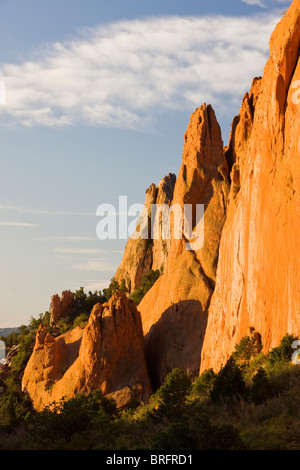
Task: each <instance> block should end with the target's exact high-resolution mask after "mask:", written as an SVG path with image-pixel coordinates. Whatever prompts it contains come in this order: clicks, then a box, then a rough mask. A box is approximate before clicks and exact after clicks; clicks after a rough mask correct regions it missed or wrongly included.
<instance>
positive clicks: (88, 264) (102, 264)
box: [73, 258, 117, 272]
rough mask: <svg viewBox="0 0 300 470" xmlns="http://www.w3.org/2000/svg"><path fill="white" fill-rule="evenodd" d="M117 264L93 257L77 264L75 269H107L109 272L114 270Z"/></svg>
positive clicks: (99, 270)
mask: <svg viewBox="0 0 300 470" xmlns="http://www.w3.org/2000/svg"><path fill="white" fill-rule="evenodd" d="M116 268H117V266H115V265H114V264H113V265H111V264H109V263H108V262H107V261H106V260H103V259H100V258H92V259H88V260H85V261H84V262H82V263H78V264H75V265H74V266H73V269H75V270H77V271H98V272H101V271H107V272H114V271H115V270H116Z"/></svg>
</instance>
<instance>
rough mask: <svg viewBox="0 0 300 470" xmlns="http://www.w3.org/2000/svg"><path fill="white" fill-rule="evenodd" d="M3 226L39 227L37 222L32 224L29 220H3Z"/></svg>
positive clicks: (1, 222) (1, 223) (0, 222)
mask: <svg viewBox="0 0 300 470" xmlns="http://www.w3.org/2000/svg"><path fill="white" fill-rule="evenodd" d="M0 226H1V227H38V225H36V224H30V223H28V222H11V221H8V222H7V221H1V220H0Z"/></svg>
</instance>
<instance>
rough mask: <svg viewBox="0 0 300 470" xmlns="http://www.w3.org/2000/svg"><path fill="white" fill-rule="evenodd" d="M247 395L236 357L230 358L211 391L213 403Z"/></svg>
mask: <svg viewBox="0 0 300 470" xmlns="http://www.w3.org/2000/svg"><path fill="white" fill-rule="evenodd" d="M246 393H247V388H246V384H245V382H244V379H243V376H242V372H241V369H240V368H239V366H238V365H237V364H236V362H235V360H234V357H233V356H230V358H229V359H228V361H227V362H226V364H225V366H224V367H223V368H222V369H221V370H220V371H219V372H218V374H217V376H216V378H215V381H214V384H213V388H212V389H211V391H210V397H211V399H212V401H214V402H217V401H219V400H221V399H222V398H226V397H234V396H235V397H242V398H243V397H245V396H246Z"/></svg>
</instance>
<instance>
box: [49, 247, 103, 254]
mask: <svg viewBox="0 0 300 470" xmlns="http://www.w3.org/2000/svg"><path fill="white" fill-rule="evenodd" d="M54 252H55V253H60V254H70V255H72V254H74V255H91V254H103V253H105V251H104V250H98V249H96V248H95V249H93V248H54Z"/></svg>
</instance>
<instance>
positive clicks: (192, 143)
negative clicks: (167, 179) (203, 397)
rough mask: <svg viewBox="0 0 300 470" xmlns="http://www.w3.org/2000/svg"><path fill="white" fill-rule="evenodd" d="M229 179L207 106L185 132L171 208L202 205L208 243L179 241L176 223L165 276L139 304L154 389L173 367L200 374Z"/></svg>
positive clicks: (206, 241)
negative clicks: (176, 233) (181, 157)
mask: <svg viewBox="0 0 300 470" xmlns="http://www.w3.org/2000/svg"><path fill="white" fill-rule="evenodd" d="M228 177H229V175H228V168H227V163H226V159H225V157H224V152H223V142H222V138H221V131H220V127H219V125H218V123H217V120H216V117H215V113H214V111H213V109H212V107H211V106H206V105H203V106H202V107H200V108H198V109H197V110H196V111H195V112H194V113H193V115H192V116H191V119H190V123H189V126H188V129H187V132H186V134H185V144H184V148H183V161H182V165H181V169H180V172H179V175H178V178H177V181H176V184H175V189H174V196H173V201H172V205H171V208H172V207H174V206H175V205H177V206H179V207H180V208H181V210H182V213H184V206H185V205H191V206H192V207H193V208H195V207H196V205H197V204H199V205H204V209H205V216H204V245H203V246H202V244H200V245H199V246H194V245H193V244H192V245H191V246H190V244H189V240H188V238H187V237H186V235H185V234H183V236H182V238H181V239H175V238H174V226H173V227H172V229H171V241H170V248H169V252H168V258H167V261H166V264H165V270H164V274H163V275H162V276H161V277H160V278H159V279H158V281H156V283H155V284H154V286H153V287H152V289H151V290H150V291H149V292H148V293H147V294H146V296H145V297H144V298H143V300H142V301H141V303H140V304H139V307H138V308H139V310H140V312H141V316H142V322H143V330H144V334H145V352H146V358H147V362H148V367H149V373H150V375H151V379H152V383H153V385H154V387H157V386H159V385H160V384H161V383H162V382H163V380H164V378H165V376H166V374H167V373H168V372H170V371H171V370H172V369H173V368H174V367H180V368H182V369H185V370H189V371H190V372H191V373H192V374H194V375H197V374H198V373H199V367H200V355H201V347H202V341H203V337H204V333H205V328H206V321H207V312H208V307H209V303H210V298H211V296H212V293H213V289H214V283H215V277H216V268H217V260H218V248H219V241H220V237H221V231H222V227H223V224H224V222H225V216H226V200H227V198H228V194H229V182H228ZM195 223H196V221H195ZM201 224H203V217H202V218H201V220H200V221H199V220H198V224H197V225H196V226H194V232H193V233H194V234H195V233H201V231H199V226H201ZM181 228H182V227H181ZM200 228H201V227H200ZM191 238H192V237H191Z"/></svg>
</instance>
